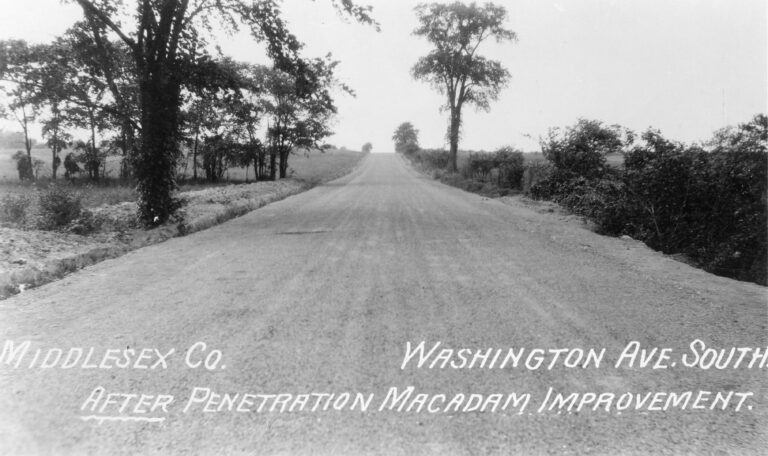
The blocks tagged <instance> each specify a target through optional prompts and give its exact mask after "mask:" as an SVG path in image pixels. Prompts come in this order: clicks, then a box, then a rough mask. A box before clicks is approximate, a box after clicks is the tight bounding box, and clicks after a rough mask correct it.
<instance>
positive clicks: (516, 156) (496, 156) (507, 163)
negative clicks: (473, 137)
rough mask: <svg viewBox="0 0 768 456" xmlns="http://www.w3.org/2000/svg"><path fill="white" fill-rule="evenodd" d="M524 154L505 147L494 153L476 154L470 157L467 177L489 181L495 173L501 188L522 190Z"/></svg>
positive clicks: (465, 170) (466, 170)
mask: <svg viewBox="0 0 768 456" xmlns="http://www.w3.org/2000/svg"><path fill="white" fill-rule="evenodd" d="M523 162H524V159H523V153H522V152H520V151H517V150H515V149H514V148H512V147H503V148H501V149H499V150H498V151H496V152H494V153H483V152H480V153H474V154H471V155H470V158H469V161H468V162H467V165H466V168H465V169H464V174H465V175H466V176H465V177H468V178H472V179H480V180H484V181H488V180H490V179H491V174H492V173H494V172H495V175H496V179H495V181H496V185H498V186H499V187H501V188H510V189H520V188H522V178H523V172H524V171H525V168H524V165H523Z"/></svg>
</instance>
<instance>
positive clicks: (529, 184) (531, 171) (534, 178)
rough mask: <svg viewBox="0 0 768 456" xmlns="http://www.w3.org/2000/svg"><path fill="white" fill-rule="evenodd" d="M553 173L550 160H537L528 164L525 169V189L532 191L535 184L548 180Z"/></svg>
mask: <svg viewBox="0 0 768 456" xmlns="http://www.w3.org/2000/svg"><path fill="white" fill-rule="evenodd" d="M551 175H552V165H551V164H549V163H548V162H541V161H536V162H533V163H529V164H526V165H525V166H524V170H523V183H522V189H523V191H525V192H530V191H531V188H533V186H534V185H536V184H538V183H539V182H542V181H546V180H547V179H549V177H550V176H551Z"/></svg>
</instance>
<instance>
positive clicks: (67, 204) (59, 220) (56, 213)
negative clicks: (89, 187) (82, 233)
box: [37, 185, 83, 230]
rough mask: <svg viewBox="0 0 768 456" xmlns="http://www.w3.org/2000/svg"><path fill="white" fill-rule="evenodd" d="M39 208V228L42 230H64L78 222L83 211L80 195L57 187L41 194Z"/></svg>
mask: <svg viewBox="0 0 768 456" xmlns="http://www.w3.org/2000/svg"><path fill="white" fill-rule="evenodd" d="M39 206H40V213H39V218H38V221H37V227H38V228H39V229H42V230H59V229H63V228H65V227H66V226H67V225H69V224H70V223H71V222H73V221H75V220H77V218H78V217H80V215H81V213H82V210H83V209H82V204H81V202H80V195H78V194H76V193H75V192H72V191H70V190H67V189H65V188H63V187H61V186H57V185H51V186H49V187H48V189H46V190H43V191H41V192H40V194H39Z"/></svg>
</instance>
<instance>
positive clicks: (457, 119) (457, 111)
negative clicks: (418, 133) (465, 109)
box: [448, 105, 461, 172]
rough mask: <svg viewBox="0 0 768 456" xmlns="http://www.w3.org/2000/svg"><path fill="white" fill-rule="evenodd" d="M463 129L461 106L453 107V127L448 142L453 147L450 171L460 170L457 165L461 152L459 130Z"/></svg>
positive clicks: (451, 126)
mask: <svg viewBox="0 0 768 456" xmlns="http://www.w3.org/2000/svg"><path fill="white" fill-rule="evenodd" d="M460 128H461V105H457V106H452V107H451V125H450V127H449V132H448V141H449V142H450V145H451V152H450V154H451V162H450V165H449V166H450V171H453V172H456V171H458V170H459V167H458V165H457V155H458V152H459V129H460Z"/></svg>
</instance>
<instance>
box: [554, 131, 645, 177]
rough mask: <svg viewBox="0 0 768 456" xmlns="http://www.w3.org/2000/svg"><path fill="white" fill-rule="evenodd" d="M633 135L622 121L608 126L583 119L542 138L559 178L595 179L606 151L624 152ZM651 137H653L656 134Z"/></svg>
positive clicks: (600, 170) (602, 169)
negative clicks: (578, 177) (620, 124)
mask: <svg viewBox="0 0 768 456" xmlns="http://www.w3.org/2000/svg"><path fill="white" fill-rule="evenodd" d="M633 136H634V135H633V134H632V133H631V132H628V131H627V130H626V129H622V128H621V127H620V126H618V125H610V126H607V125H603V123H602V122H600V121H598V120H588V119H579V120H578V122H576V125H574V126H572V127H568V128H566V129H565V131H561V130H560V129H558V128H553V129H550V130H549V133H548V135H547V137H546V138H545V139H542V140H541V151H542V153H543V154H544V157H545V158H546V159H547V160H549V161H550V162H551V163H552V164H553V165H554V166H555V176H554V177H555V178H557V179H559V180H561V181H565V180H568V179H570V178H572V177H577V176H580V177H585V178H587V179H594V178H597V177H600V176H602V175H603V173H604V172H605V169H606V155H608V154H612V153H617V152H621V150H622V147H623V146H624V145H625V144H627V145H628V143H630V142H632V140H633ZM624 138H627V139H626V140H625V139H624ZM659 138H660V137H659ZM648 139H649V141H652V140H653V136H652V135H650V136H648Z"/></svg>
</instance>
